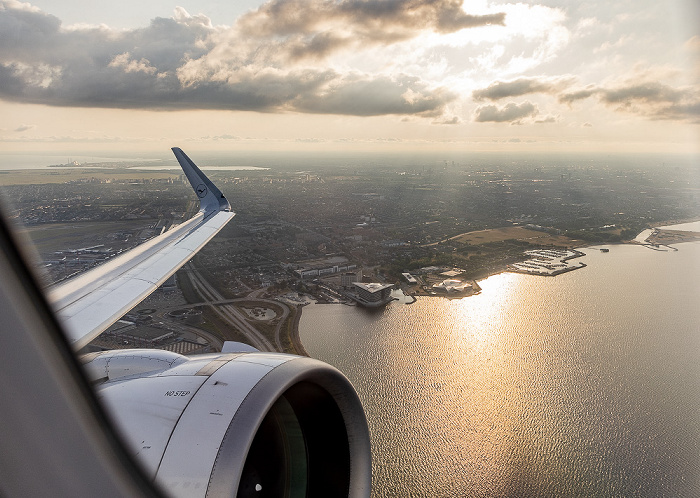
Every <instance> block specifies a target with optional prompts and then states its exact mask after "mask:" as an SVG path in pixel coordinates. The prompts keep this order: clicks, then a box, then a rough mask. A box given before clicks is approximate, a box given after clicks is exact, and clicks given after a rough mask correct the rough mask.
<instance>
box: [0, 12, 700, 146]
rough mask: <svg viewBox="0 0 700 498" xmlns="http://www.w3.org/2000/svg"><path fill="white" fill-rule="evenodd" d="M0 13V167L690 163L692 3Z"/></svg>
mask: <svg viewBox="0 0 700 498" xmlns="http://www.w3.org/2000/svg"><path fill="white" fill-rule="evenodd" d="M173 2H174V3H171V2H169V1H167V0H153V1H148V2H143V1H141V0H140V1H138V2H137V1H135V0H122V1H120V2H113V1H109V2H108V1H103V0H95V1H92V2H78V1H75V0H37V1H35V2H32V3H24V2H18V1H16V0H0V116H2V120H1V121H0V153H17V152H27V151H52V152H58V151H63V150H73V151H74V150H84V151H86V152H90V153H97V152H99V151H101V150H110V151H114V150H120V149H126V150H132V151H153V150H166V151H167V150H168V148H169V147H171V146H174V145H177V146H181V147H183V148H185V149H186V150H188V151H190V150H217V151H234V152H235V151H236V150H241V151H242V150H246V151H255V150H280V151H285V150H289V151H312V152H313V151H341V152H342V151H370V152H371V151H384V152H391V151H401V152H407V151H412V150H416V151H433V150H435V151H443V150H449V151H465V152H469V151H499V152H510V151H512V152H531V151H535V152H537V151H554V152H592V151H594V152H609V153H612V152H620V153H627V152H635V153H639V152H642V153H646V152H649V153H652V152H653V153H692V154H700V22H698V21H699V20H700V2H698V1H697V0H670V1H667V2H659V1H658V0H621V1H615V2H610V1H609V0H589V1H586V2H580V1H578V0H560V1H554V0H551V1H524V2H518V3H505V2H489V1H485V0H484V1H482V0H475V1H469V0H466V1H464V3H462V2H460V1H459V0H426V1H421V0H381V1H380V0H335V1H333V0H309V1H301V0H272V1H269V2H254V1H249V0H248V1H239V2H232V1H227V2H222V1H218V0H202V1H189V0H188V1H182V0H173Z"/></svg>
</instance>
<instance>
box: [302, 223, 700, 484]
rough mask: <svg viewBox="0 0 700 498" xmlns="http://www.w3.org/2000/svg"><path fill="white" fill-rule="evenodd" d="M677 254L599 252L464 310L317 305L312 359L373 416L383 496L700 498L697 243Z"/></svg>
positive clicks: (522, 279)
mask: <svg viewBox="0 0 700 498" xmlns="http://www.w3.org/2000/svg"><path fill="white" fill-rule="evenodd" d="M673 228H675V229H686V230H693V231H700V223H695V224H692V225H682V226H674V227H673ZM603 247H604V248H607V249H609V252H605V253H604V252H602V251H600V248H603ZM673 248H675V249H676V250H673V249H671V248H664V247H661V248H659V250H654V249H652V248H648V247H643V246H639V245H632V244H620V245H608V246H596V247H588V248H584V249H583V252H584V253H585V256H584V257H583V258H582V259H581V260H580V261H583V262H585V263H586V265H587V266H586V267H585V268H582V269H580V270H576V271H572V272H569V273H565V274H562V275H559V276H556V277H544V276H533V275H522V274H515V273H501V274H498V275H493V276H491V277H489V278H486V279H484V280H482V281H480V282H479V285H480V286H481V287H482V291H481V293H480V294H478V295H474V296H470V297H464V298H461V299H447V298H443V297H418V298H417V299H416V300H415V302H412V303H410V302H411V301H413V298H406V297H403V296H402V295H400V296H398V297H399V298H400V299H399V300H397V301H394V302H392V303H390V304H389V305H388V306H386V307H385V308H383V309H380V310H374V311H372V310H368V309H365V308H361V307H355V306H347V305H337V304H336V305H333V304H312V305H309V306H306V307H305V308H304V310H303V313H302V317H301V322H300V334H301V339H302V341H303V343H304V346H305V347H306V349H307V351H308V352H309V353H310V355H311V356H313V357H315V358H319V359H321V360H323V361H326V362H328V363H330V364H332V365H334V366H336V367H337V368H338V369H340V370H341V371H342V372H344V373H345V375H346V376H347V377H348V378H349V379H350V380H351V382H352V383H353V384H354V386H355V388H356V389H357V392H358V394H359V396H360V398H361V400H362V403H363V406H364V408H365V413H366V415H367V419H368V423H369V428H370V432H371V442H372V458H373V462H372V479H373V489H372V496H373V497H462V496H464V497H472V496H473V497H528V496H533V497H535V496H536V497H540V496H552V497H555V496H556V497H559V496H566V497H579V496H580V497H584V496H585V497H589V496H596V497H598V496H602V497H621V496H635V497H659V496H671V497H697V496H700V278H699V277H700V242H686V243H680V244H675V245H674V246H673ZM409 303H410V304H409Z"/></svg>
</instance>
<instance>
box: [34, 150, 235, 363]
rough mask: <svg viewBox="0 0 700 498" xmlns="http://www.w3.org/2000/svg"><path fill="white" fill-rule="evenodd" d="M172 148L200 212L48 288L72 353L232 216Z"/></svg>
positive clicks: (213, 190) (156, 284)
mask: <svg viewBox="0 0 700 498" xmlns="http://www.w3.org/2000/svg"><path fill="white" fill-rule="evenodd" d="M172 150H173V152H174V153H175V157H176V158H177V160H178V162H179V163H180V166H181V167H182V170H183V171H184V173H185V175H186V176H187V179H188V180H189V182H190V184H191V185H192V188H193V190H194V191H195V194H197V197H199V206H200V210H199V212H198V213H197V214H196V215H195V216H193V217H192V218H190V219H189V220H188V221H186V222H184V223H182V224H181V225H178V226H176V227H174V228H172V229H170V230H168V231H167V232H165V233H163V234H161V235H159V236H158V237H154V238H153V239H151V240H149V241H147V242H145V243H143V244H141V245H139V246H138V247H135V248H134V249H132V250H130V251H128V252H126V253H124V254H121V255H119V256H118V257H116V258H114V259H112V260H110V261H108V262H106V263H104V264H102V265H100V266H98V267H96V268H93V269H92V270H90V271H87V272H85V273H82V274H80V275H78V276H77V277H75V278H73V279H70V280H68V281H66V282H63V283H60V284H58V285H55V286H53V287H51V288H50V289H49V290H48V298H49V302H50V303H51V305H52V306H53V308H54V310H55V312H56V314H57V315H58V317H59V319H60V320H61V323H62V324H63V326H64V329H65V332H66V334H67V337H68V340H69V342H70V343H71V345H72V347H73V349H74V350H75V351H78V350H80V349H81V348H83V347H84V346H85V345H87V344H88V343H89V342H90V341H92V340H93V339H94V338H95V337H97V336H98V335H100V334H101V333H102V332H104V331H105V330H106V329H107V328H108V327H109V326H110V325H112V324H113V323H114V322H116V321H117V320H119V318H121V317H122V316H123V315H124V314H125V313H127V312H128V311H129V310H130V309H131V308H133V307H134V306H136V305H137V304H138V303H140V302H141V301H143V299H145V298H146V297H147V296H148V295H149V294H151V293H152V292H153V291H154V290H156V289H157V288H158V287H159V286H160V285H161V284H162V283H163V282H165V281H166V280H167V279H168V278H169V277H170V276H171V275H172V274H173V273H175V272H176V271H177V270H178V269H179V268H180V267H181V266H182V265H184V264H185V263H186V262H187V261H189V260H190V259H191V258H192V257H193V256H194V255H195V254H196V253H197V251H199V250H200V249H201V248H202V247H203V246H204V245H205V244H206V243H207V242H208V241H209V240H210V239H211V238H212V237H214V235H216V234H217V233H218V232H219V230H221V228H223V227H224V225H226V223H228V222H229V221H230V220H231V218H233V216H234V215H235V213H233V212H232V211H231V205H230V204H229V202H228V201H227V200H226V198H225V197H224V195H223V194H222V193H221V191H220V190H219V189H218V188H217V187H216V186H215V185H214V184H213V183H212V182H211V180H209V178H207V177H206V175H204V173H202V171H201V170H200V169H199V168H198V167H197V166H196V165H195V164H194V163H193V162H192V160H191V159H190V158H189V157H187V155H186V154H185V153H184V152H183V151H182V150H181V149H180V148H178V147H174V148H173V149H172Z"/></svg>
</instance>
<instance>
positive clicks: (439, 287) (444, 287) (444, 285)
mask: <svg viewBox="0 0 700 498" xmlns="http://www.w3.org/2000/svg"><path fill="white" fill-rule="evenodd" d="M433 290H435V291H440V292H447V293H452V292H467V291H470V290H472V284H470V283H465V282H462V281H461V280H452V279H448V280H443V281H442V282H440V283H439V284H434V285H433Z"/></svg>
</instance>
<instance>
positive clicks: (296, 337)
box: [290, 218, 700, 356]
mask: <svg viewBox="0 0 700 498" xmlns="http://www.w3.org/2000/svg"><path fill="white" fill-rule="evenodd" d="M696 222H700V218H693V219H690V220H670V221H666V222H662V223H659V224H655V226H654V227H653V228H652V229H653V230H663V229H664V227H666V226H674V225H680V224H687V223H696ZM673 231H676V230H673ZM677 231H679V232H680V231H681V230H677ZM686 233H690V234H693V237H694V238H693V239H692V240H700V232H686ZM696 234H697V236H696ZM692 240H687V239H684V240H675V241H671V242H668V243H666V244H663V245H668V244H675V243H680V242H690V241H692ZM623 244H634V245H641V246H651V244H644V243H639V242H635V241H634V240H629V241H623V242H610V243H599V242H590V243H586V242H583V241H581V243H580V244H576V245H575V246H574V247H572V250H573V251H575V253H576V254H574V255H571V256H568V257H566V258H565V261H568V260H571V259H575V258H580V257H583V256H585V255H586V254H585V253H583V252H581V250H580V249H584V248H591V247H596V246H615V245H623ZM672 249H675V250H677V249H676V248H672ZM586 266H587V265H586V263H583V262H582V263H580V264H579V265H578V266H570V267H567V268H564V269H561V270H557V271H555V272H552V273H548V274H544V273H532V272H527V271H516V270H513V269H511V268H508V267H506V268H503V269H498V270H491V271H487V272H485V273H482V274H480V275H477V276H476V277H475V278H474V279H472V280H473V282H474V283H476V284H477V286H478V282H479V281H481V280H485V279H487V278H489V277H492V276H494V275H500V274H501V273H520V274H524V275H534V276H551V277H554V276H557V275H561V274H563V273H568V272H570V271H573V270H578V269H581V268H586ZM401 290H402V292H404V289H403V288H401ZM479 290H480V288H479ZM404 294H405V295H406V296H407V297H409V298H411V301H409V302H406V303H404V304H413V303H415V302H416V300H417V295H418V294H419V293H416V292H404ZM475 294H478V291H477V292H473V293H465V294H463V295H455V296H448V295H446V294H437V295H428V294H426V295H425V297H443V298H448V299H449V298H462V297H469V296H471V295H475ZM303 308H304V306H298V307H297V308H296V313H295V317H294V321H293V323H292V324H291V329H290V340H291V342H292V344H293V346H294V348H295V350H296V351H297V353H296V354H299V355H302V356H310V355H309V353H308V351H307V350H306V348H305V347H304V345H303V342H302V340H301V337H300V334H299V322H300V320H301V314H302V312H303Z"/></svg>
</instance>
